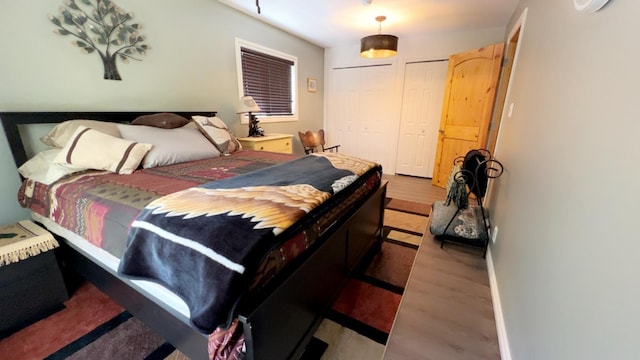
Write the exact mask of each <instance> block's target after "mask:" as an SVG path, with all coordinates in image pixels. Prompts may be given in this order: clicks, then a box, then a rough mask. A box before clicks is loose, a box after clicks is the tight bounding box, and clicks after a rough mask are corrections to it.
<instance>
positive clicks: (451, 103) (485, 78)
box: [432, 43, 504, 186]
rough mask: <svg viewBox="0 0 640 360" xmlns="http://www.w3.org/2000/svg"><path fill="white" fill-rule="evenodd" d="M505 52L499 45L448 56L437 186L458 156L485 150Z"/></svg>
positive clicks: (434, 178)
mask: <svg viewBox="0 0 640 360" xmlns="http://www.w3.org/2000/svg"><path fill="white" fill-rule="evenodd" d="M503 51H504V44H503V43H500V44H495V45H491V46H486V47H483V48H480V49H476V50H471V51H467V52H464V53H460V54H454V55H451V56H450V57H449V69H448V71H447V82H446V87H445V92H444V102H443V105H442V117H441V119H440V128H439V129H438V132H439V134H438V147H437V149H436V158H435V167H434V170H433V180H432V182H433V184H434V185H438V186H445V185H446V183H447V178H448V177H449V173H450V172H451V168H452V167H453V160H454V159H455V158H456V157H458V156H462V155H464V154H466V153H467V151H469V150H471V149H476V148H483V147H485V145H486V143H487V133H488V130H489V123H490V122H491V114H492V112H493V103H494V100H495V97H496V88H497V84H498V79H499V78H500V65H501V63H502V53H503Z"/></svg>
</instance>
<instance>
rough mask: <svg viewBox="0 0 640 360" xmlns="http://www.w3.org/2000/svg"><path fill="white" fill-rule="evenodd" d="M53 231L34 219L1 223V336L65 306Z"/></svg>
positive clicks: (64, 291) (56, 243) (65, 290)
mask: <svg viewBox="0 0 640 360" xmlns="http://www.w3.org/2000/svg"><path fill="white" fill-rule="evenodd" d="M57 247H58V242H57V241H56V240H55V239H54V237H53V235H51V233H49V232H48V231H46V230H44V229H43V228H41V227H40V226H38V225H36V224H35V223H33V222H31V221H28V220H27V221H20V222H18V223H16V224H11V225H6V226H2V227H0V309H2V321H0V339H1V338H3V337H5V336H7V335H9V334H11V333H13V332H15V331H17V330H19V329H20V328H22V327H25V326H27V325H29V324H31V323H33V322H35V321H38V320H40V319H42V318H44V317H47V316H49V315H51V314H53V313H54V312H56V311H58V310H61V309H63V308H64V304H63V302H64V301H65V300H67V299H68V298H69V296H68V294H67V289H66V287H65V285H64V280H63V278H62V274H61V272H60V268H59V267H58V262H57V260H56V256H55V254H54V251H53V250H54V248H57Z"/></svg>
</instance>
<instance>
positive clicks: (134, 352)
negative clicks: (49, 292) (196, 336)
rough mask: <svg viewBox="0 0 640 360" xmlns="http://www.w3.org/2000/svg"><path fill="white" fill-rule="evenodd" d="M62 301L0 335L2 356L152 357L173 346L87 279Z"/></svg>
mask: <svg viewBox="0 0 640 360" xmlns="http://www.w3.org/2000/svg"><path fill="white" fill-rule="evenodd" d="M64 305H65V308H64V309H63V310H61V311H59V312H57V313H55V314H53V315H51V316H49V317H47V318H45V319H43V320H40V321H38V322H36V323H34V324H32V325H30V326H28V327H26V328H24V329H22V330H20V331H18V332H16V333H13V334H12V335H10V336H8V337H6V338H4V339H2V340H0V354H3V355H2V358H6V359H15V360H27V359H52V360H53V359H101V360H102V359H149V360H151V359H164V358H165V357H167V356H168V355H169V354H171V353H172V352H173V351H174V350H175V349H174V348H173V347H172V346H171V345H169V344H167V343H165V341H164V339H162V338H161V337H160V336H158V335H156V334H155V333H154V332H153V331H151V330H150V329H149V328H147V327H146V326H145V325H144V324H143V323H142V322H140V321H139V320H137V319H135V318H133V317H132V316H131V314H129V313H128V312H126V311H124V309H123V308H122V307H120V306H119V305H117V304H116V303H115V302H113V301H112V300H111V299H110V298H109V297H108V296H107V295H105V294H104V293H102V292H101V291H99V290H98V289H97V288H96V287H95V286H93V285H91V284H89V283H84V284H82V285H81V286H80V287H79V288H78V289H77V290H76V291H75V292H74V293H73V295H72V296H71V298H69V300H67V301H66V302H65V304H64ZM4 356H6V357H4Z"/></svg>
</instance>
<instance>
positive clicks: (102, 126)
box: [40, 120, 120, 148]
mask: <svg viewBox="0 0 640 360" xmlns="http://www.w3.org/2000/svg"><path fill="white" fill-rule="evenodd" d="M79 126H86V127H88V128H91V129H95V130H98V131H100V132H103V133H105V134H108V135H111V136H115V137H120V131H118V127H117V126H116V124H115V123H110V122H104V121H98V120H67V121H65V122H61V123H60V124H58V125H56V126H55V127H54V128H53V129H51V131H49V133H48V134H47V135H45V136H43V137H41V138H40V141H42V142H43V143H44V144H45V145H48V146H51V147H55V148H63V147H64V146H65V145H66V144H67V141H69V138H70V137H71V135H73V133H74V132H75V131H76V129H78V127H79Z"/></svg>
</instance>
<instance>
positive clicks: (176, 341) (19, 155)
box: [0, 111, 386, 360]
mask: <svg viewBox="0 0 640 360" xmlns="http://www.w3.org/2000/svg"><path fill="white" fill-rule="evenodd" d="M151 113H152V112H4V113H0V119H1V120H2V124H3V127H4V131H5V133H6V136H7V140H8V142H9V146H10V148H11V152H12V154H13V157H14V161H15V163H16V166H17V167H19V166H20V165H22V164H23V163H24V162H25V161H27V154H26V152H25V149H24V143H23V141H22V138H21V135H20V129H19V127H20V126H21V125H29V124H44V123H60V122H62V121H65V120H70V119H92V120H100V121H108V122H129V121H131V120H133V119H135V118H136V117H138V116H140V115H144V114H151ZM175 113H176V114H179V115H182V116H185V117H187V118H190V116H191V115H209V116H212V115H214V114H215V112H211V111H204V112H175ZM385 196H386V183H385V182H383V183H382V184H381V185H380V187H379V188H378V189H377V190H376V191H375V193H374V194H372V195H371V196H369V197H368V198H367V199H366V200H364V202H363V203H362V204H360V206H358V207H356V208H355V209H354V210H352V211H351V212H350V213H348V214H347V215H346V216H344V217H343V218H342V219H340V220H339V221H337V222H336V223H335V224H333V225H332V226H331V227H330V228H329V229H328V230H327V231H325V233H323V234H322V235H321V236H320V238H319V239H318V241H316V243H315V244H314V245H313V247H314V249H313V250H312V251H307V252H306V253H305V254H303V256H301V257H299V258H298V259H296V260H295V261H294V262H293V263H292V264H291V265H292V266H289V267H288V270H287V271H285V272H283V273H282V274H280V275H278V276H277V277H276V279H274V280H275V281H272V282H271V284H272V285H271V288H272V290H271V291H269V292H268V293H267V294H266V295H261V296H253V297H246V298H245V299H243V301H242V302H241V303H240V305H239V307H238V318H239V320H240V322H241V323H242V326H243V331H244V335H245V339H246V358H247V359H255V360H260V359H269V360H273V359H297V358H299V357H300V356H301V355H302V354H303V352H304V349H305V346H306V344H307V343H308V342H309V340H310V339H311V338H312V336H313V334H314V332H315V330H316V329H317V327H318V326H319V324H320V322H321V320H322V318H323V316H322V315H323V313H324V311H325V310H326V309H327V308H328V307H329V306H330V305H331V303H332V302H333V300H334V299H335V297H336V296H337V294H338V291H339V289H340V287H341V286H342V285H343V283H344V280H345V279H346V277H347V276H348V274H349V272H350V271H352V270H353V269H354V268H355V267H356V265H357V264H358V263H359V262H360V261H361V260H362V259H363V258H364V257H365V255H366V254H368V253H370V252H372V251H377V250H378V249H379V248H380V241H381V239H382V224H383V216H384V205H385ZM61 240H62V243H63V244H65V245H66V246H63V249H64V250H65V251H64V252H63V253H62V256H61V257H62V262H63V265H64V266H68V267H70V268H71V269H73V270H74V271H76V272H77V273H79V274H80V275H82V276H83V277H84V278H86V279H87V280H89V281H90V282H91V283H93V284H94V285H96V286H97V287H98V288H99V289H101V290H102V291H104V292H105V293H106V294H108V295H109V296H110V297H111V298H112V299H113V300H115V301H116V302H118V303H119V304H120V305H122V306H123V307H124V308H125V309H127V310H128V311H129V312H130V313H131V314H133V315H134V316H135V317H137V318H139V319H140V320H142V321H143V322H144V323H145V324H146V325H148V326H149V327H150V328H151V329H153V330H154V331H155V332H157V333H158V334H159V335H160V336H163V337H164V338H165V339H166V340H167V341H168V342H170V343H171V344H172V345H173V346H175V347H176V348H177V349H179V350H180V351H181V352H183V353H184V354H185V355H187V356H188V357H190V358H191V359H193V360H197V359H207V358H208V354H207V340H208V339H207V335H205V334H202V333H200V332H198V331H197V330H195V329H194V328H193V327H192V326H191V325H190V322H189V320H188V319H187V318H186V317H184V316H183V315H181V314H179V313H177V312H176V311H175V310H173V309H171V308H168V307H166V306H163V305H161V304H158V303H156V302H155V301H153V300H151V299H149V297H148V296H147V295H146V294H143V291H140V290H139V289H136V286H135V285H133V284H132V283H131V282H130V281H129V280H128V279H126V278H122V277H120V276H118V274H117V273H115V272H114V271H113V270H110V269H107V268H106V267H103V266H102V265H100V264H98V263H95V262H93V261H92V260H91V259H89V258H87V257H86V256H85V255H83V253H81V252H80V251H79V250H78V249H76V248H75V247H74V246H73V245H70V244H69V243H67V242H66V241H64V239H61ZM285 270H286V269H285Z"/></svg>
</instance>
